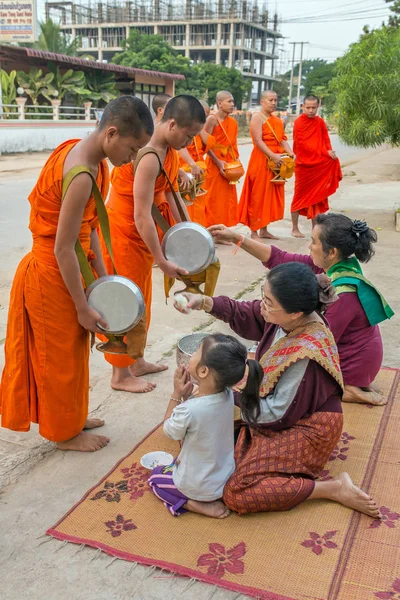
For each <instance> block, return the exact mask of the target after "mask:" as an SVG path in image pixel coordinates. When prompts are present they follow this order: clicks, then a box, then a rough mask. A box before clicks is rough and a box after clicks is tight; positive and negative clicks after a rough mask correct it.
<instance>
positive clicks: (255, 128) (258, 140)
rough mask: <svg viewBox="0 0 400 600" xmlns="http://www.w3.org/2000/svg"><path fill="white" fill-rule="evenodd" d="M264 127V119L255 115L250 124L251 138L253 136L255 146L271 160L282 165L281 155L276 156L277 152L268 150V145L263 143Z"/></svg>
mask: <svg viewBox="0 0 400 600" xmlns="http://www.w3.org/2000/svg"><path fill="white" fill-rule="evenodd" d="M262 126H263V119H262V117H261V116H260V115H259V114H257V113H255V114H254V115H253V116H252V118H251V122H250V132H251V136H252V138H253V140H254V144H255V145H256V146H257V148H259V150H261V152H263V153H264V154H265V155H266V156H267V157H268V158H270V159H271V160H273V161H274V162H275V163H276V164H280V156H279V154H275V152H272V150H270V149H269V148H268V146H267V144H265V143H264V142H263V139H262Z"/></svg>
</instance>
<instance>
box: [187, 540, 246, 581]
mask: <svg viewBox="0 0 400 600" xmlns="http://www.w3.org/2000/svg"><path fill="white" fill-rule="evenodd" d="M208 549H209V550H210V552H209V553H208V554H202V555H201V556H200V557H199V559H198V561H197V566H198V567H208V568H207V574H208V575H212V576H213V577H218V578H219V579H221V578H222V577H223V576H224V575H225V572H226V571H227V572H228V573H232V574H233V575H243V573H244V567H245V565H244V562H243V561H242V560H240V559H241V558H243V556H244V555H245V554H246V544H245V543H244V542H240V544H238V545H237V546H234V547H233V548H229V550H227V549H226V548H225V546H223V545H222V544H218V543H214V544H209V545H208Z"/></svg>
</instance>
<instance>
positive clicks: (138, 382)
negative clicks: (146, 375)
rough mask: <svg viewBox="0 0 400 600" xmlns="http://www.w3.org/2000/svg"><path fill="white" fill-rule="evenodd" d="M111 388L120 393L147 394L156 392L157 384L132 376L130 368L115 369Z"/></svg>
mask: <svg viewBox="0 0 400 600" xmlns="http://www.w3.org/2000/svg"><path fill="white" fill-rule="evenodd" d="M111 387H112V389H113V390H118V391H120V392H131V393H133V394H147V393H148V392H152V391H153V390H154V388H155V387H156V384H155V383H152V382H151V381H147V379H143V378H142V377H135V376H134V375H132V374H131V372H130V370H129V368H120V367H113V374H112V377H111Z"/></svg>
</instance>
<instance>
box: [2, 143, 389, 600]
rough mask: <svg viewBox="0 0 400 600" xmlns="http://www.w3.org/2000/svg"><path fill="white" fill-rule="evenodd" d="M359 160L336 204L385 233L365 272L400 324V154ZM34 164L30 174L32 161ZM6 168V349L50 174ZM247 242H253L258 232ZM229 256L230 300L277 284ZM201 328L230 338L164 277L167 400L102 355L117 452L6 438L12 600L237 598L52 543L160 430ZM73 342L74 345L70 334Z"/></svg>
mask: <svg viewBox="0 0 400 600" xmlns="http://www.w3.org/2000/svg"><path fill="white" fill-rule="evenodd" d="M241 150H242V157H245V156H246V153H247V155H248V153H249V151H250V147H244V146H243V147H242V148H241ZM346 156H349V154H347V155H346ZM359 158H361V160H359V161H358V162H356V163H354V164H353V165H351V166H350V167H347V168H346V169H344V174H345V177H344V179H343V182H342V185H341V188H340V190H339V192H338V194H336V196H335V197H334V198H333V199H332V207H333V209H334V210H338V211H339V210H340V211H343V212H346V214H348V215H349V216H350V217H352V218H361V217H363V218H366V219H367V221H368V222H369V223H370V225H371V226H373V227H375V228H377V229H378V233H379V243H378V245H377V253H376V256H375V258H374V259H373V260H372V261H371V263H370V264H368V265H367V266H366V269H365V271H366V274H367V276H368V277H369V278H370V279H371V280H372V281H374V282H375V283H376V284H377V285H378V286H379V288H380V290H381V291H382V293H383V294H384V295H385V296H386V297H387V300H388V301H389V303H390V304H391V305H392V307H393V309H394V310H395V311H396V312H397V313H398V312H399V310H400V301H399V296H400V294H399V291H400V290H399V278H398V257H399V256H400V252H399V249H400V234H399V233H397V232H395V231H394V224H393V220H394V219H393V207H394V205H395V204H396V202H398V197H399V193H400V173H399V164H400V150H390V151H385V152H381V153H378V154H374V155H373V156H371V155H370V153H369V152H366V153H364V152H361V153H360V154H359ZM34 159H35V157H34ZM34 159H33V160H34ZM36 159H37V157H36ZM341 159H342V160H343V157H342V155H341ZM21 161H24V159H23V157H20V158H19V159H18V164H21ZM24 164H25V165H27V166H29V162H28V161H27V160H26V159H25V161H24ZM1 165H2V164H1V162H0V233H1V235H0V251H1V256H2V261H1V263H0V281H1V287H0V304H1V309H0V331H1V333H0V339H1V338H4V332H5V322H6V321H5V316H6V311H7V306H8V296H9V287H10V283H11V280H12V276H13V273H14V270H15V266H16V265H17V263H18V261H19V260H20V258H21V257H22V256H23V255H24V253H25V252H26V251H27V250H28V249H29V247H30V235H29V232H28V230H27V227H26V225H27V219H28V203H27V201H26V197H27V194H28V193H29V191H30V189H31V187H32V185H33V183H34V181H35V180H36V177H37V174H38V165H36V166H35V167H34V168H33V169H32V170H31V171H25V170H24V171H22V172H19V173H18V174H15V172H14V173H13V172H12V170H11V172H9V173H4V171H3V174H1ZM3 165H4V163H3ZM292 186H293V183H292V182H290V184H289V185H288V186H287V189H286V206H287V209H288V207H289V206H290V200H291V195H292ZM301 226H302V228H303V230H304V232H305V233H306V234H307V235H309V233H310V226H309V224H307V223H305V222H304V221H302V223H301ZM271 230H273V231H274V232H276V233H278V234H279V235H280V236H281V240H280V241H279V242H277V245H278V246H280V247H281V248H284V249H287V250H289V251H296V252H304V253H306V252H307V244H308V242H307V240H295V239H293V238H291V236H290V215H289V212H288V210H287V211H286V214H285V219H284V220H283V221H282V222H280V223H277V224H274V225H273V227H271ZM242 231H244V232H246V228H242ZM218 255H219V257H220V259H221V263H222V271H221V277H220V281H219V285H218V292H219V293H220V294H226V295H228V296H230V297H234V296H236V295H238V294H240V295H241V297H242V298H243V299H252V298H256V297H258V295H259V283H260V280H261V279H262V278H263V276H264V274H265V271H264V269H263V267H262V265H260V263H258V262H257V261H256V260H254V259H252V258H251V257H250V256H249V255H247V254H246V253H245V252H243V251H241V250H240V251H239V252H238V253H237V254H236V255H235V256H234V255H233V254H232V248H230V247H226V246H223V247H219V248H218ZM195 328H200V329H202V330H205V331H216V330H222V331H227V328H226V325H224V324H220V323H216V322H214V321H213V320H212V319H210V318H209V317H208V316H207V315H204V314H202V313H196V314H192V315H190V316H185V315H181V314H179V313H177V312H176V311H174V309H173V308H172V306H171V304H170V303H169V304H168V305H166V304H165V300H164V297H163V292H162V276H161V273H160V272H159V270H158V269H155V270H154V304H153V321H152V327H151V330H150V334H149V347H148V350H147V356H148V358H149V359H150V360H159V359H160V358H161V357H162V355H164V356H163V360H165V361H166V362H167V363H168V364H169V366H170V370H169V372H164V373H162V374H159V375H157V376H156V377H155V378H154V381H155V382H156V383H157V388H156V390H155V391H154V392H152V393H151V394H145V395H137V396H134V395H130V394H125V393H122V392H114V391H112V390H111V389H110V387H109V382H110V369H109V366H108V365H107V364H106V363H105V361H104V360H103V357H102V355H101V354H100V353H98V352H95V353H93V354H92V356H91V365H90V366H91V380H90V383H91V398H90V410H91V413H92V414H93V415H96V416H101V417H103V418H105V420H106V426H105V427H104V434H105V435H108V436H109V437H110V438H111V442H110V445H109V446H108V447H107V448H105V449H104V450H102V451H100V452H98V453H95V454H86V455H84V454H79V453H72V452H71V453H61V452H58V451H55V450H54V449H53V445H52V444H50V443H48V442H46V441H44V440H42V439H41V438H40V437H39V436H38V434H37V432H36V428H35V427H33V428H32V430H31V431H30V432H29V433H13V432H9V431H7V430H0V482H1V481H2V482H3V483H4V484H7V483H10V482H12V483H11V484H10V485H8V486H7V487H4V489H3V492H2V495H1V497H0V512H1V515H2V517H3V516H4V518H2V519H0V540H1V543H0V572H1V584H0V590H1V591H0V597H1V599H2V600H25V599H27V600H28V599H29V600H43V599H46V600H81V599H82V600H83V599H85V600H128V599H133V600H165V599H166V598H167V599H170V598H174V599H175V598H182V600H211V597H212V598H213V600H234V598H237V594H235V593H230V592H227V591H224V590H215V589H214V588H213V587H210V586H208V585H205V584H201V583H195V584H194V585H193V586H192V587H190V589H188V590H186V588H187V585H188V580H187V579H185V578H180V577H176V578H170V579H157V578H156V573H154V574H150V576H149V569H146V568H145V567H140V566H138V567H137V568H135V570H134V571H132V572H131V564H129V563H126V562H124V561H120V560H118V561H115V562H112V559H111V558H110V557H108V556H106V555H104V554H103V555H100V556H98V557H97V555H96V554H95V551H94V550H91V549H88V548H84V549H82V551H79V554H77V550H79V548H77V547H76V546H74V545H72V544H67V545H66V546H65V547H61V543H59V542H57V541H51V540H47V539H46V538H42V537H41V536H43V534H44V532H45V531H46V529H47V528H48V527H49V526H51V525H53V524H54V523H55V522H56V521H57V520H58V519H59V518H60V517H61V516H62V515H63V514H65V513H66V511H67V510H69V509H70V508H71V506H72V505H74V504H75V503H76V502H77V501H78V500H79V499H80V498H81V497H82V495H83V494H84V493H85V492H86V491H87V490H88V489H89V488H90V487H91V486H93V485H94V484H96V483H97V482H98V481H99V479H100V478H101V477H102V476H104V474H105V473H106V472H108V470H110V469H111V468H112V466H113V465H114V464H115V463H116V462H117V460H119V459H120V458H121V457H122V456H124V455H125V454H127V453H128V452H129V451H130V449H131V448H132V447H133V446H134V445H135V444H136V443H137V442H138V441H139V440H140V439H142V438H143V437H144V435H145V434H146V433H147V432H148V431H149V430H150V429H151V428H153V427H154V426H155V425H156V424H157V423H158V422H160V420H161V419H162V416H163V414H164V412H165V407H166V404H167V402H168V397H169V395H170V392H171V380H172V370H173V368H174V363H175V350H174V344H175V343H176V341H177V340H178V339H179V338H180V337H181V336H182V335H184V334H185V333H187V332H191V331H192V330H193V329H195ZM381 329H382V333H383V338H384V344H385V358H384V360H385V364H386V365H388V366H392V367H398V366H399V356H400V349H399V340H400V324H399V318H398V317H397V316H396V317H394V318H393V319H392V320H391V321H390V322H386V323H384V324H383V325H382V328H381ZM65 335H66V336H67V335H68V324H67V323H66V324H65ZM249 343H250V342H249ZM0 362H1V361H0ZM160 510H162V508H161V509H160ZM311 525H312V524H310V527H311ZM43 542H44V543H43ZM111 563H112V564H111ZM106 567H107V568H106ZM241 598H243V597H241Z"/></svg>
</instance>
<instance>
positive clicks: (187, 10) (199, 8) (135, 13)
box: [46, 0, 278, 31]
mask: <svg viewBox="0 0 400 600" xmlns="http://www.w3.org/2000/svg"><path fill="white" fill-rule="evenodd" d="M46 18H51V19H53V20H54V21H55V22H57V23H58V22H59V23H60V24H62V25H88V24H100V23H124V24H125V23H155V22H159V21H214V20H229V21H231V20H241V21H246V22H247V23H254V24H257V25H262V26H263V27H265V28H266V29H270V30H272V31H277V28H278V16H277V14H274V15H271V14H270V13H269V11H268V8H267V4H266V2H263V3H260V2H258V0H253V1H249V0H239V1H237V0H186V1H185V2H174V3H172V2H165V1H162V0H135V2H122V1H117V0H110V1H109V2H95V1H92V0H87V1H86V2H85V1H84V2H81V3H79V4H77V3H75V2H72V1H71V2H46Z"/></svg>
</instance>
